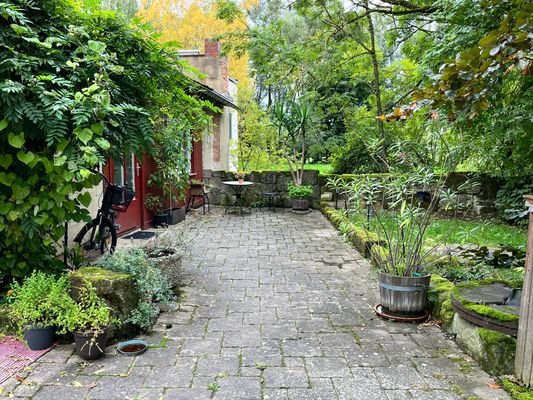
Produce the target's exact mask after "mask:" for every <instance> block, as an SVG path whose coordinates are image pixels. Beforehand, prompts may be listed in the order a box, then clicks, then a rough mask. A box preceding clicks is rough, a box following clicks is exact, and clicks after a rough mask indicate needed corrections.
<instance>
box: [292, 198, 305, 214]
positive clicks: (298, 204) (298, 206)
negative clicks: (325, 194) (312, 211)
mask: <svg viewBox="0 0 533 400" xmlns="http://www.w3.org/2000/svg"><path fill="white" fill-rule="evenodd" d="M292 209H293V210H296V211H305V210H308V209H309V200H307V199H292Z"/></svg>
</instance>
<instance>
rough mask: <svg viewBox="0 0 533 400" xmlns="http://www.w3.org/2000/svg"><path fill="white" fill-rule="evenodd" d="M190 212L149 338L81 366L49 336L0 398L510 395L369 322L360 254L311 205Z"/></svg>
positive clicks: (293, 399) (366, 269)
mask: <svg viewBox="0 0 533 400" xmlns="http://www.w3.org/2000/svg"><path fill="white" fill-rule="evenodd" d="M215 210H216V208H215ZM192 218H196V219H197V220H195V221H194V222H195V223H193V224H191V229H193V233H194V235H195V236H196V245H195V248H194V250H193V252H192V255H191V257H190V259H189V260H187V261H186V262H185V265H184V268H185V276H186V280H187V282H188V284H187V286H186V287H185V288H184V295H183V297H182V299H181V301H180V303H179V307H178V309H177V310H174V311H169V312H166V313H163V314H161V316H160V318H159V320H158V323H157V324H156V325H155V327H154V331H153V332H152V333H151V334H149V335H145V336H143V339H145V340H147V341H148V342H149V343H150V344H152V345H153V346H154V347H153V348H150V349H149V350H148V351H147V352H146V353H144V354H143V355H141V356H138V357H133V358H130V357H123V356H120V355H117V354H116V351H115V348H114V347H113V346H110V347H109V348H108V349H107V352H106V356H105V357H104V358H102V359H100V360H95V361H92V362H87V361H83V360H81V359H80V358H79V357H78V356H77V355H76V354H75V353H74V348H73V346H72V345H63V346H58V347H57V348H55V349H54V350H52V351H51V352H50V353H49V354H47V355H46V356H45V357H43V358H42V359H40V360H39V361H38V362H36V363H34V364H32V365H31V366H30V368H27V369H26V370H24V371H21V372H20V373H19V374H17V376H16V377H13V378H10V379H9V380H7V381H6V382H5V383H4V384H2V386H0V399H9V398H16V399H36V400H39V399H51V400H62V399H68V400H70V399H76V400H77V399H87V400H89V399H92V400H100V399H101V400H113V399H117V400H126V399H131V400H141V399H142V400H152V399H153V400H159V399H162V400H166V399H168V400H188V399H190V400H203V399H206V400H207V399H210V400H359V399H361V400H373V399H376V400H403V399H408V400H411V399H420V400H425V399H439V400H440V399H442V400H448V399H449V400H456V399H468V400H474V399H483V400H485V399H494V400H496V399H508V398H509V397H508V395H507V394H506V393H505V392H503V391H502V390H500V389H492V388H491V387H489V386H488V385H489V384H490V383H492V380H491V378H490V377H489V376H488V375H487V374H485V373H484V372H483V371H482V370H481V369H480V368H479V367H478V366H477V365H476V364H475V363H474V362H473V361H472V360H471V359H470V358H469V357H468V356H466V355H465V354H464V353H462V352H461V350H460V349H459V348H458V347H457V345H456V344H455V343H454V342H453V341H451V340H449V339H448V338H447V337H446V336H445V335H444V334H443V333H442V331H441V330H440V329H439V328H438V327H435V326H432V325H431V324H422V325H414V324H401V323H394V322H389V321H383V320H381V319H379V318H377V317H376V316H375V314H374V312H373V311H372V306H373V305H374V304H375V303H376V302H377V295H378V287H377V279H376V277H375V275H374V274H373V273H372V271H371V269H370V265H369V263H368V262H367V261H366V260H365V259H363V258H362V257H361V255H360V254H359V253H357V251H355V250H354V249H352V248H351V247H350V246H348V245H347V244H346V243H344V242H343V241H342V239H341V238H340V237H339V236H338V234H337V232H336V231H335V230H334V229H333V228H332V227H331V225H330V224H329V223H328V222H327V221H326V220H325V218H324V217H323V216H322V215H321V214H320V213H319V212H316V211H313V212H312V213H310V214H307V215H295V214H292V213H291V212H290V211H285V212H279V211H278V212H276V213H273V212H271V211H264V212H257V211H255V210H254V212H253V213H252V214H251V215H244V216H240V215H225V216H223V215H220V213H219V212H218V213H217V212H216V211H215V212H213V213H212V214H211V215H209V214H208V215H206V216H200V215H194V216H193V217H192ZM161 344H164V346H162V345H161Z"/></svg>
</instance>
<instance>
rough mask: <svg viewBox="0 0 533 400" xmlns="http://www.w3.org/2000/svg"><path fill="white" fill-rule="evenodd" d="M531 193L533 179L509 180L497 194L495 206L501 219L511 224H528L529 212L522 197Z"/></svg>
mask: <svg viewBox="0 0 533 400" xmlns="http://www.w3.org/2000/svg"><path fill="white" fill-rule="evenodd" d="M531 193H533V178H531V177H523V178H516V179H509V180H508V181H507V182H506V183H505V184H504V185H503V186H502V187H501V188H500V189H499V190H498V192H497V193H496V201H495V202H494V205H495V206H496V210H497V212H498V215H499V216H500V218H502V219H503V220H505V221H507V222H510V223H516V224H522V225H525V224H527V210H526V209H525V207H524V198H523V197H522V196H524V195H525V194H531Z"/></svg>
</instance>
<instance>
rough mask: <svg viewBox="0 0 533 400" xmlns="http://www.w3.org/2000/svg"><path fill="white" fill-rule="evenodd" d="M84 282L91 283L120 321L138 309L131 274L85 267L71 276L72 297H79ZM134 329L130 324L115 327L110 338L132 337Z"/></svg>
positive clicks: (137, 300) (137, 299)
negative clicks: (78, 290) (78, 291)
mask: <svg viewBox="0 0 533 400" xmlns="http://www.w3.org/2000/svg"><path fill="white" fill-rule="evenodd" d="M84 281H89V282H90V283H91V284H92V285H93V286H94V287H95V288H96V292H97V293H98V296H100V297H101V298H103V299H104V300H105V301H106V303H107V304H108V305H109V307H111V309H112V315H113V317H114V318H117V319H118V320H119V321H125V320H126V319H128V318H129V317H130V315H131V312H132V311H133V310H134V309H135V308H137V305H138V303H139V298H138V295H137V290H136V288H135V285H134V283H133V279H132V277H131V275H130V274H126V273H121V272H114V271H110V270H107V269H104V268H98V267H83V268H80V269H78V270H76V271H73V272H71V274H70V283H71V287H72V289H71V295H72V297H73V298H74V299H75V298H76V297H77V289H76V288H78V287H80V286H81V285H82V284H83V282H84ZM131 330H132V327H131V326H130V325H128V324H122V325H121V326H118V327H117V326H113V327H112V329H111V332H110V334H109V338H110V339H111V338H120V337H122V336H127V335H128V334H129V335H131Z"/></svg>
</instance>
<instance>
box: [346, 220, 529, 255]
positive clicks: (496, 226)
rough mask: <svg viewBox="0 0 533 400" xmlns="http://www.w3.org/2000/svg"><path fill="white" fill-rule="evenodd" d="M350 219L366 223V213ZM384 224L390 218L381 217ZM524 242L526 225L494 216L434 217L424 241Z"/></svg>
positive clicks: (373, 223)
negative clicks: (481, 217) (515, 223)
mask: <svg viewBox="0 0 533 400" xmlns="http://www.w3.org/2000/svg"><path fill="white" fill-rule="evenodd" d="M352 219H353V220H354V222H356V223H357V224H358V225H361V224H364V225H365V226H366V216H365V215H363V214H354V215H352ZM383 222H384V223H385V224H387V223H389V222H390V220H388V219H387V218H384V219H383ZM377 224H378V222H377V221H376V219H375V218H373V219H372V220H371V223H370V230H373V231H376V230H377ZM526 243H527V229H526V228H520V227H515V226H511V225H508V224H504V223H501V222H498V221H496V220H484V221H480V220H462V219H458V218H436V219H435V220H434V221H433V222H432V223H431V224H430V225H429V227H428V230H427V232H426V245H428V246H434V245H438V244H475V245H478V246H488V247H500V246H513V247H522V248H524V247H525V246H526Z"/></svg>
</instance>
